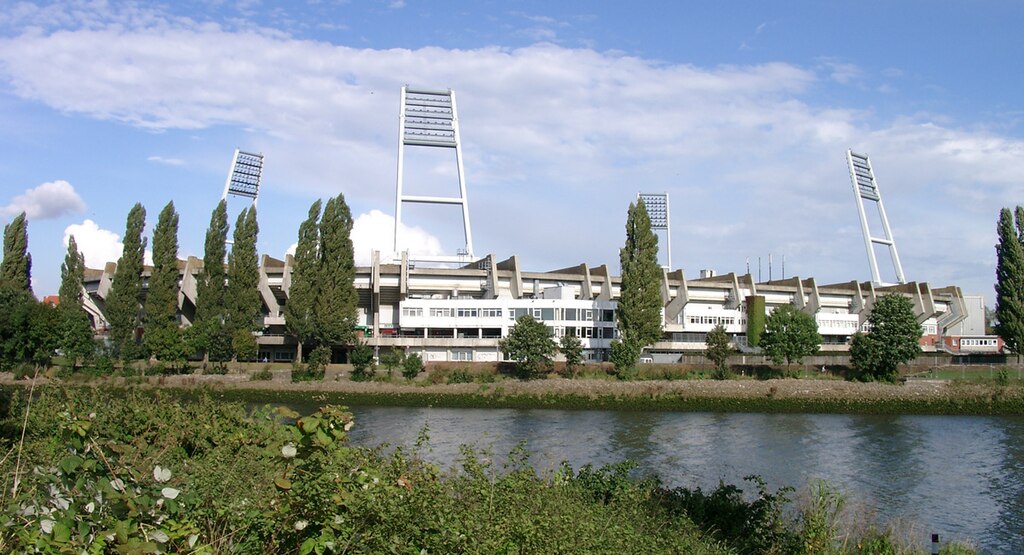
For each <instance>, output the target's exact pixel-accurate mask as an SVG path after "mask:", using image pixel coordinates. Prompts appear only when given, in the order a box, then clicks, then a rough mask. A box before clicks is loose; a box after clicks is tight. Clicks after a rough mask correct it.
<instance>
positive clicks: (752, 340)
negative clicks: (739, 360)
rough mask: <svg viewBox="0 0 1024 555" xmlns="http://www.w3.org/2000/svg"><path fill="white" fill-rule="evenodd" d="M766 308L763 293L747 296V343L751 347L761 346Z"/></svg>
mask: <svg viewBox="0 0 1024 555" xmlns="http://www.w3.org/2000/svg"><path fill="white" fill-rule="evenodd" d="M764 326H765V308H764V296H763V295H751V296H749V297H747V344H748V345H750V346H751V347H760V346H761V334H763V333H764Z"/></svg>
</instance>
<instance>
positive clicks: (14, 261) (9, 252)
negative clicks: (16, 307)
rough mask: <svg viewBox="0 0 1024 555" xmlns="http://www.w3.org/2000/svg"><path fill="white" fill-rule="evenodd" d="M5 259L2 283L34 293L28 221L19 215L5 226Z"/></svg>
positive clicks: (1, 268)
mask: <svg viewBox="0 0 1024 555" xmlns="http://www.w3.org/2000/svg"><path fill="white" fill-rule="evenodd" d="M3 254H4V258H3V260H2V261H0V283H2V282H7V283H8V284H9V285H10V286H11V287H14V288H15V289H18V290H21V291H25V292H26V293H29V294H31V293H32V255H31V254H30V253H29V252H28V219H27V218H26V217H25V213H24V212H22V213H21V214H18V215H17V216H16V217H15V218H14V219H13V220H11V223H9V224H7V225H5V226H4V253H3Z"/></svg>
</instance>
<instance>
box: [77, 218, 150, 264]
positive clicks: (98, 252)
mask: <svg viewBox="0 0 1024 555" xmlns="http://www.w3.org/2000/svg"><path fill="white" fill-rule="evenodd" d="M72 236H74V238H75V243H76V244H77V245H78V252H80V253H82V256H83V257H84V258H85V265H86V267H88V268H95V269H103V267H104V266H105V265H106V264H107V262H117V261H118V259H120V258H121V254H122V252H123V251H124V244H123V243H122V242H121V237H120V236H119V235H118V234H117V233H114V232H113V231H110V230H109V229H103V228H101V227H100V226H99V225H97V224H96V222H94V221H92V220H88V219H87V220H85V221H84V222H82V223H80V224H71V225H69V226H68V227H67V228H65V229H64V248H67V246H68V240H69V238H70V237H72ZM144 258H145V260H144V263H145V264H149V265H151V264H153V252H152V251H149V250H147V251H146V253H145V256H144Z"/></svg>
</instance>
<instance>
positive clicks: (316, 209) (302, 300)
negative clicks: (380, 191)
mask: <svg viewBox="0 0 1024 555" xmlns="http://www.w3.org/2000/svg"><path fill="white" fill-rule="evenodd" d="M320 205H321V203H320V201H319V200H317V201H316V202H314V203H313V204H312V206H310V207H309V215H308V216H307V217H306V220H305V221H303V222H302V224H301V225H299V240H298V243H297V244H296V246H295V255H294V257H293V262H292V276H291V286H290V287H289V288H288V301H287V302H286V303H285V305H284V315H285V325H286V326H287V328H288V332H289V333H291V334H292V335H294V336H295V338H296V339H297V341H298V357H297V360H299V361H301V360H302V345H303V344H304V343H308V342H310V341H312V340H313V337H314V330H315V324H314V318H313V305H314V303H315V302H316V293H317V291H316V285H317V274H318V272H319V266H318V264H317V249H318V247H319V243H320V237H319V234H320V231H319V227H320V226H319V220H320Z"/></svg>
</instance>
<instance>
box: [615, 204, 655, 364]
mask: <svg viewBox="0 0 1024 555" xmlns="http://www.w3.org/2000/svg"><path fill="white" fill-rule="evenodd" d="M619 264H620V265H621V268H622V285H621V295H620V297H619V303H618V311H617V314H616V318H617V320H618V327H619V332H620V335H621V336H622V342H623V343H627V344H629V346H630V347H631V348H630V349H629V350H628V351H629V352H633V351H635V352H636V356H637V357H639V356H640V352H641V351H642V350H643V348H644V347H647V346H648V345H651V344H653V343H654V342H655V341H658V340H659V339H661V336H662V331H661V327H662V326H661V309H662V299H661V268H660V266H659V265H658V237H657V235H655V234H654V232H653V231H652V230H651V218H650V216H648V214H647V208H646V207H645V206H644V202H643V200H637V203H636V204H635V205H634V204H630V205H629V212H628V213H627V215H626V244H625V246H624V247H622V249H620V250H619ZM632 362H633V363H635V362H636V360H635V359H634V360H633V361H632ZM617 367H618V366H617Z"/></svg>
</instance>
